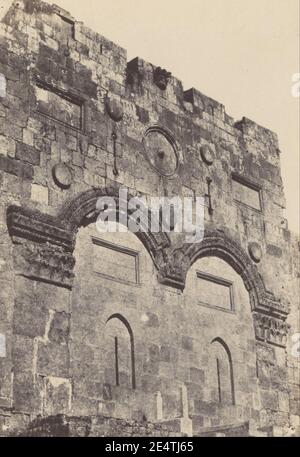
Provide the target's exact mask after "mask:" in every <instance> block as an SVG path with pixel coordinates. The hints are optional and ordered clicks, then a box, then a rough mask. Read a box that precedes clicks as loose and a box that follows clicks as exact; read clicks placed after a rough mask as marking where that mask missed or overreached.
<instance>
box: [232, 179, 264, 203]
mask: <svg viewBox="0 0 300 457" xmlns="http://www.w3.org/2000/svg"><path fill="white" fill-rule="evenodd" d="M232 191H233V198H234V199H235V200H236V201H237V202H239V203H243V204H244V205H247V206H250V207H251V208H254V209H256V210H257V211H261V199H260V191H259V189H258V188H256V187H255V186H252V185H250V184H247V183H246V182H243V181H241V180H239V179H238V178H236V177H233V178H232Z"/></svg>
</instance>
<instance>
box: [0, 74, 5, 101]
mask: <svg viewBox="0 0 300 457" xmlns="http://www.w3.org/2000/svg"><path fill="white" fill-rule="evenodd" d="M1 97H2V98H4V97H6V78H5V76H4V75H3V74H2V73H0V98H1Z"/></svg>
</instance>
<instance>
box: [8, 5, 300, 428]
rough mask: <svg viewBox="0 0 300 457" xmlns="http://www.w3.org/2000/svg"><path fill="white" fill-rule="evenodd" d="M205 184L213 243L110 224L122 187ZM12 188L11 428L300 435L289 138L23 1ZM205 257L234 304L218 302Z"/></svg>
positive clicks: (11, 87) (13, 78) (15, 58)
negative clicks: (103, 207)
mask: <svg viewBox="0 0 300 457" xmlns="http://www.w3.org/2000/svg"><path fill="white" fill-rule="evenodd" d="M151 141H153V142H154V145H155V147H154V148H153V147H152V146H151V145H152V143H151ZM162 163H163V165H162ZM208 183H209V185H210V188H209V192H210V197H211V200H210V206H209V205H208V206H209V207H207V208H206V209H205V238H204V240H203V241H202V242H201V243H194V244H193V245H191V244H189V243H186V242H185V239H184V237H183V235H182V234H178V233H171V234H165V233H151V232H150V233H141V234H137V236H135V235H133V234H131V233H127V234H121V233H116V234H106V235H105V236H104V235H103V234H102V235H101V234H99V233H98V232H97V231H96V229H95V224H94V222H95V220H96V217H97V210H96V202H97V199H98V198H99V197H101V196H111V197H113V198H114V199H115V201H116V203H117V204H118V205H119V203H120V201H119V199H118V189H119V187H120V186H125V187H126V188H128V191H129V194H130V195H131V196H136V195H139V196H143V197H145V198H146V199H147V200H149V198H150V197H151V196H169V197H171V196H175V195H178V196H181V197H187V196H189V197H191V196H192V197H193V198H194V197H195V196H204V195H205V194H207V193H208ZM234 183H238V186H237V187H236V185H235V184H234ZM0 190H1V192H0V334H1V335H3V336H4V338H2V339H1V341H5V346H6V347H5V351H2V352H1V351H0V353H1V354H3V355H4V357H2V356H1V357H0V434H1V435H8V434H15V435H16V434H20V433H21V434H27V435H35V436H36V435H45V436H55V435H66V436H82V435H84V436H118V435H126V436H138V435H151V436H161V435H164V436H170V435H172V436H174V435H176V436H180V435H186V434H187V435H189V434H194V435H214V436H215V435H225V436H236V435H243V436H245V435H263V436H269V435H272V434H273V435H280V436H288V435H300V423H299V411H300V396H299V391H300V381H299V360H300V358H299V348H298V352H297V348H296V349H295V340H294V339H293V338H294V337H293V335H294V334H296V333H299V331H300V330H299V289H298V288H299V277H300V273H299V240H297V239H296V237H295V236H294V235H292V234H291V233H290V232H289V230H288V228H287V222H286V220H285V219H284V216H283V209H284V207H285V198H284V193H283V185H282V180H281V174H280V151H279V146H278V140H277V136H276V134H274V133H273V132H271V131H269V130H267V129H265V128H263V127H261V126H259V125H257V124H256V123H255V122H253V121H251V120H250V119H247V118H243V119H242V120H241V121H238V122H235V121H234V120H233V119H232V118H231V117H230V116H229V115H228V114H227V113H226V111H225V107H224V106H223V105H222V104H220V103H218V102H217V101H215V100H213V99H211V98H209V97H207V96H205V95H204V94H202V93H201V92H199V91H197V90H196V89H194V88H192V89H190V90H184V89H183V86H182V83H181V81H179V80H178V79H176V78H175V77H173V76H172V75H171V74H170V73H169V72H167V71H166V70H163V69H161V68H159V67H155V66H153V65H151V64H150V63H147V62H145V61H144V60H142V59H140V58H136V59H133V60H132V61H130V62H127V56H126V52H125V51H124V50H123V49H122V48H121V47H119V46H117V45H116V44H114V43H112V42H110V41H109V40H107V39H106V38H104V37H102V36H101V35H99V34H98V33H96V32H93V31H92V30H89V29H88V28H87V27H85V26H84V25H83V24H82V23H80V22H77V21H76V20H75V19H74V18H72V17H71V16H70V15H69V13H67V12H65V11H62V10H60V9H59V8H58V7H56V6H50V5H48V4H46V3H43V2H40V1H39V0H19V1H18V2H14V3H13V5H12V6H11V8H10V10H9V11H8V12H7V14H6V15H5V17H4V18H3V21H2V22H1V23H0ZM95 238H96V239H98V245H97V242H96V243H95ZM99 238H100V241H99ZM103 242H104V245H103ZM99 243H100V244H101V243H102V245H101V246H102V251H101V256H102V257H103V265H104V268H99V261H100V263H101V258H102V257H101V258H100V259H99V258H98V259H97V262H98V267H97V264H96V262H95V259H96V256H95V249H97V246H99ZM105 243H106V244H105ZM103 246H104V248H103ZM109 246H113V247H114V249H115V252H116V250H117V251H118V255H117V254H115V255H113V252H112V250H109ZM253 247H255V249H254V250H253ZM107 249H108V250H107ZM106 250H107V252H106ZM128 254H130V255H131V257H130V261H128V259H127V260H126V255H128ZM134 256H137V258H138V261H136V259H133V257H134ZM108 262H110V263H109V264H108ZM106 265H107V268H106V269H105V266H106ZM126 268H127V269H130V274H129V270H126ZM135 269H136V270H135ZM105 270H106V271H105ZM199 272H200V273H201V274H202V278H203V274H204V282H203V284H205V280H209V278H210V280H212V277H213V281H215V283H216V284H220V281H221V284H223V285H224V281H225V286H226V287H227V289H228V290H229V289H230V294H231V295H230V300H231V302H230V303H231V304H230V306H229V305H227V306H228V309H222V307H221V306H219V303H218V302H217V301H216V303H215V306H214V300H215V296H214V294H211V295H210V296H208V298H207V300H208V301H209V303H204V302H203V297H202V300H201V290H200V289H199V287H200V286H199V284H198V285H197V286H196V283H195V281H197V279H198V273H199ZM205 275H206V276H205ZM207 277H208V279H207ZM205 278H206V279H205ZM199 290H200V292H199ZM228 303H229V302H228ZM231 305H232V307H231ZM223 308H224V306H223ZM116 351H119V352H118V354H119V355H120V360H119V366H118V367H117V368H116V365H115V361H116V360H117V359H116ZM117 372H118V376H116V373H117ZM218 379H219V380H218ZM220 380H221V381H220ZM223 381H224V382H223ZM38 415H40V416H42V418H40V419H37V420H35V418H36V417H37V416H38ZM31 420H34V421H33V422H32V423H31V424H30V425H29V422H30V421H31ZM26 430H27V431H26Z"/></svg>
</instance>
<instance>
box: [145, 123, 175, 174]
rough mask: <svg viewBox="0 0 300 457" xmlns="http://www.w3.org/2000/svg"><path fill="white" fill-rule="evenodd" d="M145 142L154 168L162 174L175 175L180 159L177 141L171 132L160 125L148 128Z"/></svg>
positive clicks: (146, 151) (149, 159)
mask: <svg viewBox="0 0 300 457" xmlns="http://www.w3.org/2000/svg"><path fill="white" fill-rule="evenodd" d="M143 143H144V149H145V154H146V157H147V159H148V161H149V162H150V165H151V166H152V168H154V170H155V171H156V172H157V173H159V174H160V175H162V176H165V177H170V176H173V175H174V173H176V171H177V168H178V165H179V161H178V154H177V148H176V143H175V141H174V139H173V137H172V136H171V134H170V133H169V132H167V131H165V130H163V129H161V128H159V127H151V128H149V129H148V130H147V132H146V134H145V137H144V141H143Z"/></svg>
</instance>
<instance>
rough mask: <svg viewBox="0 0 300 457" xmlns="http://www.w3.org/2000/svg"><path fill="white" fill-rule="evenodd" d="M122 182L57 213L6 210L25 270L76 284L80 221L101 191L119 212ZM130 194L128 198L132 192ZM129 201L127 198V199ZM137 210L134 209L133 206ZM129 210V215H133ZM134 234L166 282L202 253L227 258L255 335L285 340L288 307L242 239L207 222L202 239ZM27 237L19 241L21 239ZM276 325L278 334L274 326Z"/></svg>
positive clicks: (90, 216) (177, 279) (88, 216)
mask: <svg viewBox="0 0 300 457" xmlns="http://www.w3.org/2000/svg"><path fill="white" fill-rule="evenodd" d="M119 190H120V185H114V186H111V187H104V188H93V189H90V190H88V191H85V192H83V193H81V194H79V195H77V196H76V197H75V198H73V199H72V200H71V201H68V202H66V204H64V205H63V207H62V208H61V210H60V211H59V212H58V214H57V216H56V217H55V216H50V215H48V214H42V213H40V212H39V211H36V210H32V209H29V208H23V207H17V206H10V207H9V208H8V210H7V225H8V229H9V232H10V235H11V237H12V239H13V242H14V243H15V251H16V255H18V254H17V251H18V252H19V251H20V252H19V255H21V256H22V257H23V258H25V260H26V262H24V265H23V267H22V274H23V275H24V276H26V277H30V278H38V279H40V280H43V281H46V282H51V283H54V284H57V285H60V286H62V287H67V288H72V283H73V278H74V274H73V269H74V264H75V261H74V258H73V256H72V253H73V251H74V247H75V242H76V235H77V232H78V229H79V228H80V227H81V226H85V225H88V224H90V223H91V222H93V221H95V220H96V219H97V215H98V214H99V212H98V211H97V200H98V198H99V197H112V198H113V199H114V201H115V204H116V210H117V212H118V211H120V208H122V204H121V203H122V200H120V198H119ZM131 197H132V196H131V195H128V196H127V201H128V200H129V199H130V198H131ZM123 203H127V202H123ZM131 211H132V212H134V210H131ZM130 216H131V213H130V210H129V211H128V213H126V217H128V218H130ZM136 236H137V237H138V238H139V239H140V241H141V242H142V243H143V245H144V246H145V248H146V249H147V251H148V252H149V254H150V256H151V258H152V260H153V263H154V265H155V267H156V269H157V271H158V280H159V282H161V283H162V284H166V285H170V286H172V287H176V288H178V289H180V290H183V289H184V288H185V281H186V275H187V271H188V270H189V268H190V267H191V265H193V263H194V262H196V261H197V260H198V259H200V258H201V257H205V256H216V257H219V258H221V259H223V260H225V261H226V262H227V263H229V264H230V265H231V266H232V268H233V269H234V270H235V271H236V272H237V273H238V274H239V275H240V276H241V278H242V279H243V281H244V284H245V287H246V289H247V291H248V292H249V295H250V302H251V308H252V311H253V317H254V325H255V331H256V335H257V338H258V339H260V340H263V341H268V342H270V343H272V344H277V345H280V346H284V345H285V342H286V335H287V331H288V325H287V323H286V322H285V321H286V318H287V315H288V312H289V309H288V307H287V306H286V305H285V304H284V303H282V302H281V301H280V300H277V299H276V298H275V297H274V295H273V294H272V293H271V292H269V291H267V290H266V288H265V285H264V283H263V280H262V278H261V275H260V274H259V271H258V268H257V265H255V264H254V263H253V262H252V260H251V259H250V257H249V255H248V254H247V253H246V252H245V251H244V250H243V249H242V247H241V246H240V244H239V243H238V242H237V241H235V240H234V239H232V238H231V237H230V236H228V235H227V234H226V232H225V230H219V229H216V228H207V229H206V231H205V235H204V239H203V240H202V241H201V242H200V243H193V244H188V243H183V244H182V243H181V241H180V239H181V238H180V237H179V238H178V242H177V244H176V245H174V242H173V243H172V244H171V240H170V238H169V236H168V235H167V234H166V233H164V232H162V231H161V232H159V233H152V232H150V231H141V232H138V233H136ZM20 239H26V240H27V243H26V245H24V244H23V243H22V244H20V243H19V241H18V240H20ZM270 327H272V328H273V327H274V328H276V334H274V332H273V333H272V332H270V331H269V330H270Z"/></svg>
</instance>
